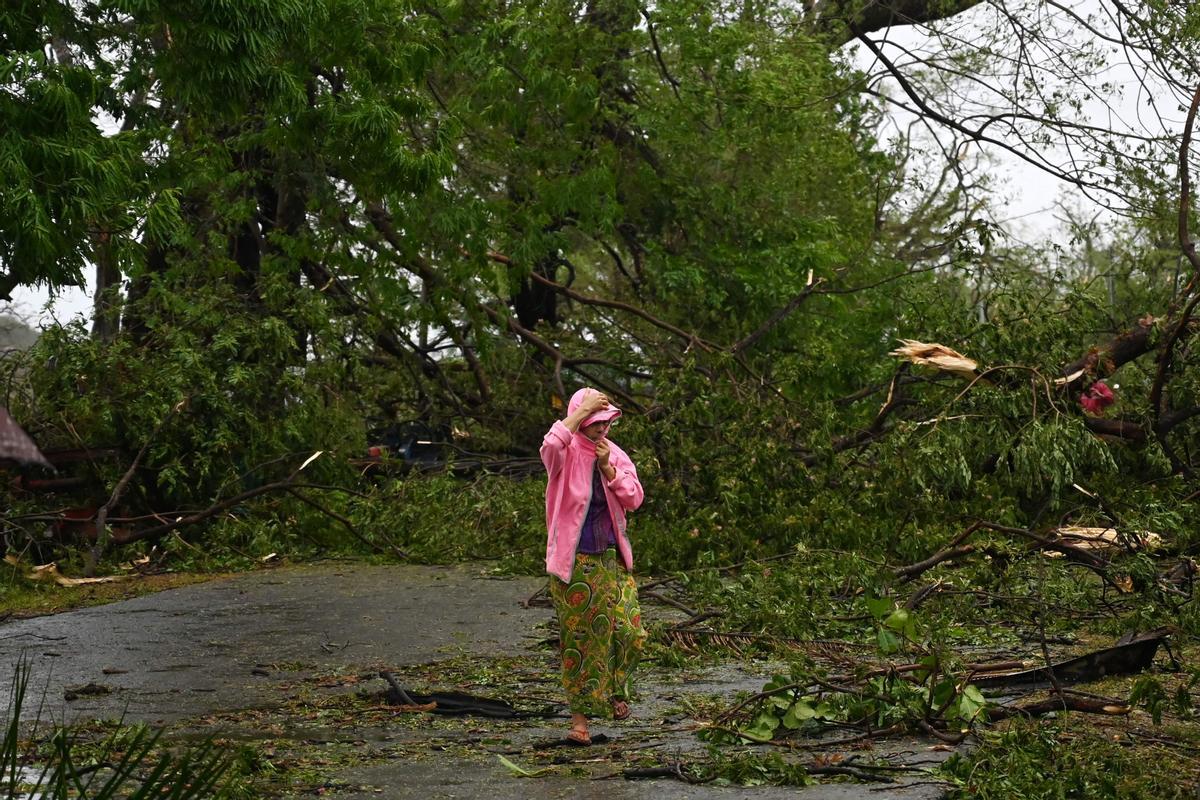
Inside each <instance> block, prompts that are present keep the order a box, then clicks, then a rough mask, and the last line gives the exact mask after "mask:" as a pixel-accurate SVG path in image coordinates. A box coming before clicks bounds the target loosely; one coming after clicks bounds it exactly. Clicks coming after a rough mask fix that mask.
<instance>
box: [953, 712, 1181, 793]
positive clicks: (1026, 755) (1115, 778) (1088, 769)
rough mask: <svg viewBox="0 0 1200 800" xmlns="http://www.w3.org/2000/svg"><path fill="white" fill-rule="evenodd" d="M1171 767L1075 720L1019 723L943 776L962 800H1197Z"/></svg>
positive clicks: (957, 759)
mask: <svg viewBox="0 0 1200 800" xmlns="http://www.w3.org/2000/svg"><path fill="white" fill-rule="evenodd" d="M1118 738H1119V737H1118ZM1172 760H1173V757H1172V756H1171V755H1170V754H1169V753H1161V752H1156V753H1155V756H1154V757H1153V758H1147V757H1146V755H1145V753H1143V752H1139V751H1138V750H1136V749H1133V748H1130V747H1127V746H1125V744H1124V743H1123V742H1121V741H1114V740H1113V739H1112V738H1111V737H1108V736H1105V735H1103V734H1102V733H1101V732H1098V731H1094V730H1090V729H1088V728H1086V727H1084V726H1082V725H1080V724H1076V723H1074V722H1072V721H1058V722H1051V723H1045V722H1040V721H1023V720H1018V721H1014V722H1012V723H1011V725H1010V727H1008V728H1007V729H1006V730H1004V731H1003V732H1001V733H994V734H986V735H984V737H983V741H982V744H981V745H980V746H979V747H978V748H976V749H975V750H974V751H973V752H972V753H971V754H970V755H967V756H959V755H955V756H952V757H951V758H950V760H949V761H947V762H946V765H945V767H943V773H944V774H945V775H946V776H947V777H948V778H950V779H951V780H952V781H953V782H954V784H955V787H956V788H955V789H954V790H953V791H952V792H951V794H950V796H951V797H953V798H956V800H957V799H958V798H973V799H974V798H978V799H979V800H1001V798H1012V797H1022V798H1030V800H1058V799H1059V798H1068V797H1088V798H1102V799H1103V800H1118V799H1119V800H1134V798H1150V797H1153V798H1166V799H1168V800H1169V799H1170V798H1183V797H1191V796H1192V795H1193V794H1194V792H1195V789H1194V787H1189V786H1188V785H1187V782H1186V781H1184V780H1181V779H1180V778H1181V774H1180V773H1179V772H1177V771H1176V770H1175V769H1173V768H1172V765H1171V761H1172Z"/></svg>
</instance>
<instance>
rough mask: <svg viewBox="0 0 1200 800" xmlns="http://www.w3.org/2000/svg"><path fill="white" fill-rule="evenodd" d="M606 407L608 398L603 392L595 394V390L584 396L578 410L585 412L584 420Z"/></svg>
mask: <svg viewBox="0 0 1200 800" xmlns="http://www.w3.org/2000/svg"><path fill="white" fill-rule="evenodd" d="M608 406H609V402H608V396H607V395H606V394H604V393H603V392H597V391H596V390H595V389H591V390H589V391H588V393H587V395H585V396H584V398H583V402H582V403H580V404H579V407H580V409H581V410H584V411H586V412H587V413H586V414H585V418H586V417H590V416H591V415H592V414H595V413H596V412H597V411H603V410H604V409H606V408H608Z"/></svg>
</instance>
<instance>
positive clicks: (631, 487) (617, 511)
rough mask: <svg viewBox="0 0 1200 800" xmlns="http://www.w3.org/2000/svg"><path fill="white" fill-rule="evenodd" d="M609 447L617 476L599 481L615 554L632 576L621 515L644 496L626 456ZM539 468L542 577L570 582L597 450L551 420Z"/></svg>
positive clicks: (581, 436)
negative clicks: (543, 478)
mask: <svg viewBox="0 0 1200 800" xmlns="http://www.w3.org/2000/svg"><path fill="white" fill-rule="evenodd" d="M572 410H573V409H572ZM570 411H571V410H568V412H567V413H570ZM608 444H609V447H610V452H609V456H608V463H609V465H610V466H612V467H613V469H615V470H616V471H617V474H616V476H615V477H613V479H612V480H611V481H602V483H603V484H604V495H605V498H606V499H607V500H608V513H609V514H610V515H612V521H613V530H614V531H615V532H616V534H617V552H618V553H620V556H621V561H622V563H624V564H625V569H627V570H631V571H632V570H633V548H632V547H630V546H629V537H628V536H627V535H626V534H625V512H626V511H633V510H634V509H636V508H637V507H638V506H640V505H641V504H642V498H643V497H644V496H645V495H644V493H643V491H642V483H641V481H639V480H638V476H637V469H636V468H635V467H634V466H633V462H632V461H630V460H629V456H627V455H625V451H624V450H622V449H621V448H619V447H617V445H616V444H615V443H613V442H612V440H609V443H608ZM542 463H543V464H545V465H546V473H547V475H548V477H549V480H548V482H547V484H546V532H547V534H548V535H547V538H546V572H548V573H550V574H551V575H554V576H556V577H558V578H560V579H562V580H563V581H564V582H566V583H570V581H571V570H572V568H573V567H574V566H575V548H576V547H578V546H579V535H580V533H581V532H582V530H583V520H584V517H585V516H587V510H588V506H589V505H590V504H591V501H592V470H594V469H595V468H596V445H595V444H594V443H593V442H592V440H591V439H589V438H587V437H586V436H584V435H583V434H582V433H571V431H570V429H569V428H567V426H566V425H564V424H563V423H562V420H556V421H555V422H554V424H553V425H552V426H551V427H550V430H549V431H547V432H546V436H545V438H544V439H542Z"/></svg>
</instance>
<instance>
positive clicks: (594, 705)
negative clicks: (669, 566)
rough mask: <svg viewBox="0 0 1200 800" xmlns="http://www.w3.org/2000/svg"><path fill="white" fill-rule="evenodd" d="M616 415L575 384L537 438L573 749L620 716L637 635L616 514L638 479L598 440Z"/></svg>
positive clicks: (629, 557)
mask: <svg viewBox="0 0 1200 800" xmlns="http://www.w3.org/2000/svg"><path fill="white" fill-rule="evenodd" d="M619 416H621V411H620V409H618V408H617V407H616V406H615V405H613V404H612V403H611V402H610V401H609V399H608V398H607V397H605V396H604V395H603V394H602V393H600V392H598V391H596V390H595V389H580V390H579V391H577V392H575V394H574V395H572V397H571V402H570V403H569V404H568V405H567V416H566V419H562V420H557V421H555V423H554V425H553V426H551V428H550V430H549V431H548V432H547V433H546V436H545V438H544V439H543V440H542V463H543V464H545V465H546V473H547V475H548V477H549V480H548V482H547V484H546V529H547V533H548V537H547V540H546V572H548V573H549V574H550V596H551V597H552V598H553V600H554V608H555V610H556V611H557V612H558V629H559V640H560V643H561V648H562V682H563V688H564V689H565V690H566V692H567V699H568V701H569V705H570V709H571V730H570V732H569V733H568V734H567V738H568V739H570V740H571V741H572V742H574V743H576V744H581V745H588V744H591V743H592V739H591V735H590V734H589V733H588V719H589V718H595V717H601V718H605V719H608V718H613V719H625V718H626V717H628V716H629V699H630V696H631V676H632V672H633V668H634V666H635V665H636V664H637V660H638V656H639V655H640V654H641V650H642V644H643V642H644V640H645V638H646V632H645V631H644V630H643V629H642V617H641V609H640V608H639V606H638V599H637V584H635V583H634V580H633V575H632V571H633V551H632V549H631V548H630V545H629V537H628V536H626V535H625V513H626V512H627V511H633V510H634V509H636V508H637V507H638V506H640V505H641V504H642V497H643V493H642V484H641V482H640V481H639V480H638V476H637V469H636V468H635V467H634V466H633V462H632V461H630V460H629V456H627V455H625V451H624V450H622V449H621V448H620V447H617V445H616V444H614V443H613V442H612V441H610V440H609V438H608V433H609V430H610V429H611V427H612V425H613V424H614V423H615V421H616V419H617V417H619Z"/></svg>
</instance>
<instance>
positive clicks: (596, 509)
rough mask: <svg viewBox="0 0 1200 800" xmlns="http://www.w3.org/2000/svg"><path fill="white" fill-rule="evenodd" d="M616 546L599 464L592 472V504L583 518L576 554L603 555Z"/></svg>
mask: <svg viewBox="0 0 1200 800" xmlns="http://www.w3.org/2000/svg"><path fill="white" fill-rule="evenodd" d="M616 546H617V537H616V536H615V535H614V534H613V524H612V515H611V514H609V513H608V499H607V498H606V497H605V496H604V480H603V478H602V477H601V476H600V463H599V462H597V463H596V469H595V470H594V471H593V472H592V503H591V505H589V506H588V510H587V514H586V515H585V516H584V518H583V530H582V531H581V532H580V534H579V546H578V547H576V548H575V552H577V553H590V554H592V555H595V554H596V553H603V552H604V551H605V550H607V549H608V548H610V547H616Z"/></svg>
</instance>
